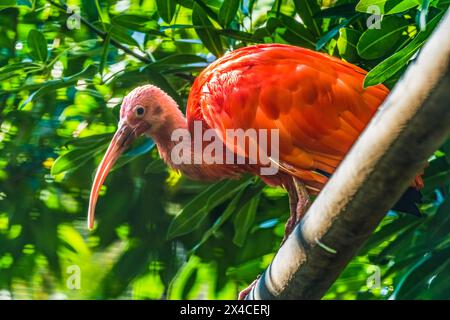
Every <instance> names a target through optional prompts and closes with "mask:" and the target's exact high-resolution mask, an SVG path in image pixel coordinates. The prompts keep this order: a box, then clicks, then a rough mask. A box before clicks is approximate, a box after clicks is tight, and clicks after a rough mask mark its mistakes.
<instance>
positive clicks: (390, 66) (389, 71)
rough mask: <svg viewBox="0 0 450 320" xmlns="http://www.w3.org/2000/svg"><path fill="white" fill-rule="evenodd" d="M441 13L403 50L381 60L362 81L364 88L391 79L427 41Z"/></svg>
mask: <svg viewBox="0 0 450 320" xmlns="http://www.w3.org/2000/svg"><path fill="white" fill-rule="evenodd" d="M442 15H443V13H440V14H438V15H437V16H436V17H434V18H433V19H432V20H431V21H430V22H429V23H428V24H427V29H426V30H425V31H420V32H419V33H418V34H417V35H416V37H415V38H414V39H413V41H411V42H410V43H409V44H408V45H407V46H406V47H405V48H403V49H402V50H400V51H397V52H396V53H394V54H393V55H392V56H390V57H389V58H387V59H385V60H383V61H382V62H381V63H380V64H378V65H377V66H376V67H375V68H373V69H372V70H370V72H369V73H368V74H367V75H366V77H365V79H364V87H368V86H373V85H377V84H379V83H382V82H384V81H386V80H387V79H389V78H390V77H392V76H393V75H394V74H396V73H397V71H399V70H400V69H402V68H403V67H404V66H405V65H406V64H407V63H408V61H409V60H410V59H411V57H412V56H413V55H414V54H415V53H416V52H417V50H419V48H420V47H422V45H423V44H424V43H425V41H426V40H427V39H428V37H429V35H430V34H431V32H432V31H433V30H434V28H435V27H436V25H437V24H438V22H439V21H440V20H441V18H442Z"/></svg>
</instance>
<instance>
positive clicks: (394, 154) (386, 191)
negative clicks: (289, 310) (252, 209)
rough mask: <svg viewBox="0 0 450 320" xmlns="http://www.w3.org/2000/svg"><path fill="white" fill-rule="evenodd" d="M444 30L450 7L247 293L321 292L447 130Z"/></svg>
mask: <svg viewBox="0 0 450 320" xmlns="http://www.w3.org/2000/svg"><path fill="white" fill-rule="evenodd" d="M449 30H450V11H449V12H447V14H446V15H445V17H444V18H443V19H442V21H441V23H440V25H439V26H438V28H437V29H436V30H435V31H434V33H433V35H432V36H431V38H430V39H429V40H428V42H427V44H426V45H425V46H424V48H423V49H422V51H421V53H420V55H419V57H418V58H417V60H416V62H414V63H412V65H411V66H410V67H409V68H408V70H407V72H406V74H405V75H404V77H403V79H402V80H401V81H400V82H399V83H398V84H397V86H396V87H395V88H394V90H393V91H392V92H391V94H390V95H389V97H388V99H387V100H386V101H385V102H384V104H383V105H382V106H381V108H380V110H379V112H378V113H377V115H376V116H375V117H374V119H373V120H372V121H371V123H370V125H369V126H368V127H367V129H366V130H365V131H364V133H363V134H362V135H361V137H360V138H359V139H358V141H357V142H356V143H355V145H354V146H353V148H352V150H351V151H350V153H349V154H348V155H347V157H346V158H345V159H344V161H343V162H342V164H341V165H340V166H339V168H338V169H337V171H336V172H335V174H334V175H333V177H332V178H331V179H330V181H329V182H328V183H327V185H326V186H325V188H324V189H323V191H322V192H321V193H320V195H319V196H318V198H317V199H316V200H315V201H314V203H313V205H312V206H311V208H310V209H309V211H308V213H307V214H306V216H305V218H304V219H303V220H302V222H301V224H300V225H298V226H297V227H296V228H295V230H294V232H293V233H292V234H291V236H290V237H289V238H288V239H287V241H286V242H285V244H284V245H283V246H282V247H281V248H280V250H279V251H278V253H277V254H276V256H275V258H274V260H273V261H272V263H271V265H270V266H269V267H268V269H267V270H266V271H265V273H264V274H263V276H262V277H261V278H260V280H259V281H258V283H257V285H256V286H255V287H254V288H253V290H252V291H251V292H250V294H249V295H248V296H247V298H248V299H319V298H321V297H322V296H323V295H324V294H325V293H326V291H327V290H328V288H329V287H330V286H331V285H332V284H333V282H334V281H335V280H336V278H337V277H338V276H339V274H340V273H341V271H342V270H343V269H344V267H345V266H346V265H347V263H348V262H349V261H350V260H351V259H352V257H353V256H354V255H355V254H356V253H357V251H358V249H359V248H360V247H361V246H362V244H363V243H364V242H365V241H366V240H367V238H368V237H369V236H370V235H371V234H372V232H373V231H374V230H375V228H376V227H377V225H378V224H379V222H380V221H381V220H382V219H383V217H384V216H385V214H386V212H387V211H388V210H389V209H390V208H391V207H392V206H393V205H394V203H395V202H396V201H397V200H398V199H399V198H400V196H401V195H402V193H403V192H404V191H405V189H406V188H407V187H408V186H409V185H410V183H411V181H413V179H414V177H415V176H416V174H417V173H419V172H420V171H421V170H422V169H423V165H424V162H425V161H426V160H427V159H428V157H429V156H430V155H431V154H432V153H433V152H434V151H435V150H436V149H437V148H439V147H440V146H441V145H442V143H444V141H445V139H446V138H447V137H448V136H449V134H450V106H449V101H450V90H449V88H450V86H449V85H450V74H449V60H450V35H449V33H450V32H449ZM330 248H332V249H333V250H330Z"/></svg>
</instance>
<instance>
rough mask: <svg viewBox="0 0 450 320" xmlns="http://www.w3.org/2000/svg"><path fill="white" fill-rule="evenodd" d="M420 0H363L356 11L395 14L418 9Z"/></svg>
mask: <svg viewBox="0 0 450 320" xmlns="http://www.w3.org/2000/svg"><path fill="white" fill-rule="evenodd" d="M419 4H420V1H419V0H361V1H359V2H358V4H357V5H356V11H359V12H364V13H371V14H394V13H399V12H403V11H406V10H408V9H411V8H414V7H417V6H418V5H419Z"/></svg>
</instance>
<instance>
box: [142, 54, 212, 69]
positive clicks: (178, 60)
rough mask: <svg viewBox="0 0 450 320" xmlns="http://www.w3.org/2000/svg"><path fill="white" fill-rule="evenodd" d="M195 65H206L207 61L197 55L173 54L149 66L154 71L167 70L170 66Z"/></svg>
mask: <svg viewBox="0 0 450 320" xmlns="http://www.w3.org/2000/svg"><path fill="white" fill-rule="evenodd" d="M194 63H206V60H205V59H204V58H202V57H200V56H198V55H195V54H172V55H170V56H167V57H165V58H162V59H159V60H158V61H155V62H153V63H151V64H150V65H149V67H151V68H152V69H155V68H157V67H158V68H161V69H164V68H167V67H170V66H178V65H187V64H194Z"/></svg>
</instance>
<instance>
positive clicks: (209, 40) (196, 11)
mask: <svg viewBox="0 0 450 320" xmlns="http://www.w3.org/2000/svg"><path fill="white" fill-rule="evenodd" d="M192 22H193V24H194V25H198V26H202V27H204V28H201V29H195V32H196V33H197V35H198V37H199V38H200V40H202V42H203V44H204V45H205V47H206V48H207V49H208V50H209V51H211V53H213V54H214V55H215V56H216V57H220V56H222V55H223V47H222V41H221V40H220V35H219V33H218V32H217V31H216V30H215V28H214V26H213V24H212V23H211V21H210V20H209V19H208V16H207V15H206V13H205V11H203V9H202V7H200V6H199V5H198V4H197V3H195V4H194V7H193V9H192Z"/></svg>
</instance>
